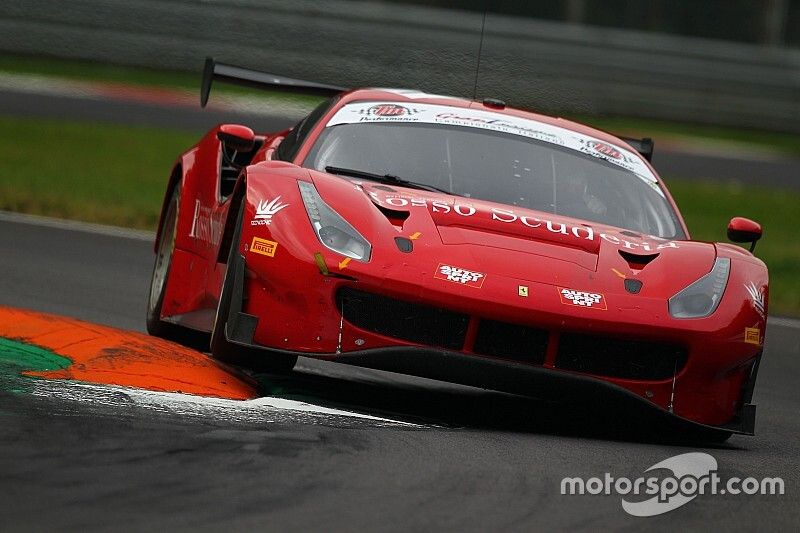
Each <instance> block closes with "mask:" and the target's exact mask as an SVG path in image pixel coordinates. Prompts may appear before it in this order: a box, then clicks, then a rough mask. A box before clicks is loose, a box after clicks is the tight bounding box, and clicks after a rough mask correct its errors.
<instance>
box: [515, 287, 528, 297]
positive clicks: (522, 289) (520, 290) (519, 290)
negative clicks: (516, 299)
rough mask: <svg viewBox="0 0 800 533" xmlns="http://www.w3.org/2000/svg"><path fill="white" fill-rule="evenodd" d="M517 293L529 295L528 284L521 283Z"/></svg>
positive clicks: (523, 295)
mask: <svg viewBox="0 0 800 533" xmlns="http://www.w3.org/2000/svg"><path fill="white" fill-rule="evenodd" d="M517 294H519V295H520V296H522V297H523V298H527V297H528V286H527V285H520V286H518V287H517Z"/></svg>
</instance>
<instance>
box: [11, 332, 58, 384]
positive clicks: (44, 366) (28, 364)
mask: <svg viewBox="0 0 800 533" xmlns="http://www.w3.org/2000/svg"><path fill="white" fill-rule="evenodd" d="M71 364H72V361H70V360H69V359H67V358H66V357H62V356H60V355H58V354H55V353H53V352H51V351H49V350H45V349H44V348H39V347H38V346H32V345H30V344H25V343H23V342H19V341H14V340H10V339H4V338H2V337H0V390H6V391H13V392H24V391H25V389H26V387H25V383H26V382H27V381H28V379H27V378H25V376H22V372H26V371H38V372H43V371H47V370H59V369H61V368H67V367H68V366H70V365H71Z"/></svg>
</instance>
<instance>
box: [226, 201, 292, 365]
mask: <svg viewBox="0 0 800 533" xmlns="http://www.w3.org/2000/svg"><path fill="white" fill-rule="evenodd" d="M231 209H238V215H237V217H236V228H235V229H234V233H233V238H232V239H231V247H230V250H229V251H228V262H227V265H228V268H227V270H226V271H225V279H224V280H223V282H222V291H221V292H220V297H219V304H218V305H217V315H216V318H215V319H214V329H213V331H212V332H211V355H212V356H213V357H214V358H215V359H219V360H220V361H223V362H225V363H229V364H233V365H237V366H241V367H245V368H248V369H250V370H254V371H256V372H269V373H281V374H283V373H288V372H291V371H292V369H293V368H294V365H295V363H297V356H294V355H287V354H283V353H275V352H272V351H270V350H269V349H258V348H249V347H247V346H242V345H239V344H234V343H231V342H228V339H227V337H226V335H225V329H226V327H227V323H228V315H229V313H230V309H231V300H232V294H233V290H234V287H233V285H234V275H233V272H232V271H233V268H231V265H233V264H234V258H235V257H236V254H238V253H240V252H239V247H240V246H241V243H240V242H239V241H240V240H241V236H242V219H243V217H244V204H243V203H241V202H240V203H239V205H238V207H237V206H236V205H232V206H231Z"/></svg>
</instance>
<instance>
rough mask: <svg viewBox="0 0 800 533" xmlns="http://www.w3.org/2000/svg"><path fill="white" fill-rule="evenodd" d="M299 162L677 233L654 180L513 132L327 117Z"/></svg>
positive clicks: (663, 233)
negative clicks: (340, 121) (330, 121)
mask: <svg viewBox="0 0 800 533" xmlns="http://www.w3.org/2000/svg"><path fill="white" fill-rule="evenodd" d="M304 166H306V167H308V168H314V169H316V170H321V171H325V169H326V168H328V167H338V168H340V169H351V170H357V171H363V172H367V173H371V174H375V175H377V176H384V175H390V176H396V177H398V178H402V179H405V180H410V181H413V182H417V183H419V184H427V185H430V186H431V187H436V188H438V189H444V190H447V191H451V192H452V193H453V194H456V195H459V196H464V197H468V198H476V199H481V200H488V201H492V202H498V203H501V204H507V205H513V206H519V207H524V208H528V209H535V210H539V211H544V212H548V213H554V214H558V215H565V216H569V217H575V218H579V219H583V220H587V221H591V222H598V223H601V224H607V225H610V226H616V227H620V228H624V229H629V230H633V231H637V232H641V233H645V234H648V235H654V236H657V237H662V238H683V232H682V230H681V226H680V224H679V223H678V221H677V216H676V214H675V212H674V211H673V209H672V207H671V206H670V204H669V202H667V200H666V198H665V197H664V195H663V192H662V191H661V189H660V188H659V186H658V184H657V183H655V182H654V181H649V180H647V179H645V178H643V177H640V176H638V175H637V174H635V173H634V172H632V171H630V170H627V169H625V168H622V167H620V166H618V165H615V164H612V163H610V162H608V161H606V160H604V159H602V158H600V157H596V156H593V155H587V154H585V153H581V152H579V151H577V150H575V149H572V148H565V147H563V146H559V145H557V144H554V143H551V142H543V141H539V140H536V139H532V138H529V137H524V136H521V135H517V134H513V133H504V132H498V131H493V130H488V129H481V128H475V127H465V126H455V125H448V124H430V123H408V122H406V123H404V122H360V123H345V124H337V125H332V126H331V125H329V126H328V127H326V128H325V130H324V131H323V132H322V134H321V135H320V136H319V138H318V139H317V141H316V142H315V144H314V146H313V147H312V149H311V151H310V152H309V154H308V156H307V157H306V159H305V162H304ZM334 173H335V172H334Z"/></svg>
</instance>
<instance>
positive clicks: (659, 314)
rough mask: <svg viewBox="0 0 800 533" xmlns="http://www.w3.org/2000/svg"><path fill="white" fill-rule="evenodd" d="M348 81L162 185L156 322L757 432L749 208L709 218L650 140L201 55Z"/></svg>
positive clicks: (760, 323)
mask: <svg viewBox="0 0 800 533" xmlns="http://www.w3.org/2000/svg"><path fill="white" fill-rule="evenodd" d="M214 78H218V79H222V80H226V81H229V82H234V83H240V84H245V85H251V86H278V87H290V88H292V89H295V90H302V91H306V92H312V93H316V94H326V95H329V96H331V98H330V99H328V100H327V101H325V102H324V103H323V104H322V105H320V106H319V107H317V108H316V109H315V110H314V111H312V112H311V113H310V114H309V115H308V116H307V117H306V118H304V119H303V120H302V121H300V122H299V123H298V124H297V125H296V126H295V127H294V128H292V129H290V130H288V131H280V132H277V133H266V134H254V133H253V131H252V130H251V129H249V128H247V127H245V126H240V125H222V126H219V127H217V128H214V129H213V130H211V131H210V132H209V133H208V134H207V135H206V136H205V137H203V138H202V139H201V140H200V142H199V143H198V144H197V145H196V146H194V147H193V148H191V149H190V150H189V151H187V152H186V153H185V154H183V155H182V156H180V158H179V159H178V161H177V163H176V165H175V167H174V169H173V171H172V175H171V178H170V180H169V184H168V186H167V193H166V196H165V200H164V205H163V210H162V214H161V220H160V224H159V228H158V236H157V240H156V244H155V249H156V253H157V257H156V262H155V268H154V272H153V280H152V287H151V291H150V300H149V306H148V320H147V325H148V330H149V331H150V333H151V334H154V335H158V336H163V337H168V338H172V339H177V340H180V341H184V342H191V343H197V342H198V341H199V342H200V343H206V344H205V348H206V349H208V347H209V346H210V351H211V353H212V354H213V355H214V356H215V357H218V358H220V359H223V360H226V361H233V362H236V363H241V364H246V365H249V366H255V367H258V368H260V369H266V370H270V371H286V370H289V369H291V368H292V367H293V365H294V363H295V361H296V359H297V356H299V355H302V356H306V357H314V358H318V359H326V360H332V361H338V362H343V363H350V364H355V365H360V366H367V367H372V368H378V369H385V370H390V371H396V372H401V373H407V374H413V375H420V376H426V377H431V378H435V379H442V380H447V381H453V382H459V383H464V384H468V385H475V386H481V387H486V388H495V389H498V390H505V391H508V392H512V393H519V394H533V395H537V396H538V395H550V396H554V397H558V396H559V395H564V396H566V395H570V394H572V391H576V390H584V391H585V390H592V391H597V392H599V393H604V394H606V393H607V394H610V395H617V396H619V395H622V396H624V397H626V398H629V399H631V400H636V401H638V402H639V403H643V404H647V405H648V406H651V407H652V408H654V409H656V410H657V411H659V412H661V413H662V414H665V415H668V416H669V417H670V418H671V419H674V418H679V419H681V420H682V421H686V422H690V423H692V424H694V425H697V426H699V427H704V428H710V427H713V428H716V429H717V430H720V431H723V432H727V433H731V432H736V433H747V434H752V433H753V429H754V421H755V406H753V405H751V403H750V402H751V398H752V394H753V387H754V383H755V378H756V373H757V370H758V365H759V360H760V358H761V353H762V349H763V345H764V331H765V322H766V316H767V297H768V274H767V268H766V266H765V265H764V263H763V262H762V261H760V260H759V259H757V258H756V257H754V256H753V255H752V253H751V252H752V248H753V246H755V242H756V241H757V240H758V239H759V237H760V236H761V228H760V226H759V225H758V224H756V223H755V222H752V221H750V220H747V219H743V218H734V219H733V220H731V222H730V225H729V226H728V236H729V238H730V239H731V240H732V241H735V242H749V243H752V245H751V249H750V251H748V250H745V249H744V248H741V247H739V246H736V245H732V244H726V243H707V242H697V241H692V240H691V239H690V238H689V231H688V229H687V228H686V225H685V223H684V221H683V220H682V218H681V215H680V213H679V212H678V209H677V207H676V206H675V203H674V201H673V200H672V198H671V196H670V194H669V192H668V191H667V189H666V187H665V186H664V183H663V182H662V180H661V179H660V178H659V177H658V175H657V173H656V171H655V170H654V169H653V167H652V166H651V165H650V163H649V159H650V156H651V154H652V142H651V141H649V139H644V140H640V141H639V140H632V139H621V138H618V137H614V136H612V135H610V134H608V133H605V132H602V131H598V130H596V129H592V128H589V127H586V126H583V125H580V124H577V123H574V122H570V121H568V120H563V119H560V118H552V117H548V116H543V115H539V114H535V113H531V112H528V111H522V110H519V109H512V108H510V107H506V105H505V104H504V103H503V102H502V101H499V100H493V99H487V100H483V101H470V100H465V99H459V98H453V97H445V96H437V95H430V94H423V93H420V92H416V91H409V90H395V89H359V90H344V89H342V88H339V87H332V86H327V85H322V84H317V83H311V82H303V81H300V80H292V79H286V78H279V77H275V76H272V75H269V74H263V73H258V72H255V71H251V70H246V69H242V68H239V67H233V66H229V65H222V64H219V63H215V62H214V61H213V60H208V61H207V63H206V70H205V73H204V81H203V90H202V94H201V100H202V103H203V105H205V102H206V100H207V98H208V93H209V90H210V87H211V82H212V79H214Z"/></svg>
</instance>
